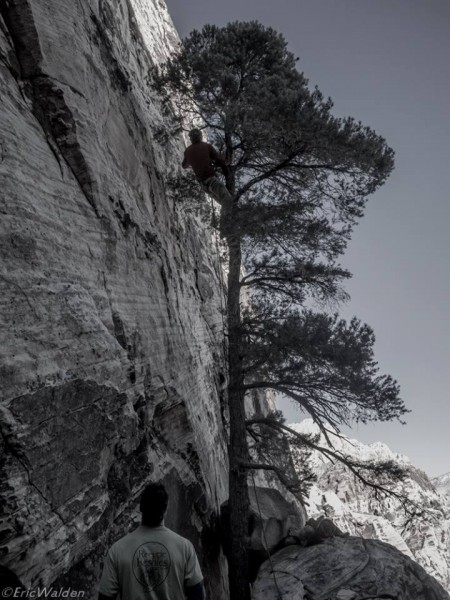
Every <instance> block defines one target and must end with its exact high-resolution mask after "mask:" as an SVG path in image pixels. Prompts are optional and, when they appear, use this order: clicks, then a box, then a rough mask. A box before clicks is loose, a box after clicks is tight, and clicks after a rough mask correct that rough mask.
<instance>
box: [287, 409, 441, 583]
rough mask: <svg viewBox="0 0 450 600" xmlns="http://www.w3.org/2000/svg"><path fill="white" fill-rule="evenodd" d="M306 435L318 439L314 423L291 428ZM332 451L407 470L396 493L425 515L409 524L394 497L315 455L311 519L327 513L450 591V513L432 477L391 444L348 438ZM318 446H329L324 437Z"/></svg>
mask: <svg viewBox="0 0 450 600" xmlns="http://www.w3.org/2000/svg"><path fill="white" fill-rule="evenodd" d="M291 427H292V428H293V429H295V430H296V431H298V432H299V433H303V434H318V433H319V430H318V428H317V426H316V425H314V423H313V422H312V420H310V419H306V420H305V421H303V422H301V423H299V424H294V425H291ZM331 441H332V443H333V446H334V448H333V450H334V451H337V452H338V453H342V454H344V455H346V456H350V457H353V458H355V459H356V458H357V459H358V460H360V461H377V462H384V461H394V462H395V463H397V464H399V465H401V466H402V467H403V468H405V469H406V470H407V473H408V475H407V478H406V479H405V480H404V481H403V482H402V483H400V482H397V483H396V484H395V488H394V489H395V491H397V492H400V493H402V494H406V495H407V496H408V497H409V498H410V499H411V500H412V501H413V502H415V504H416V505H417V506H418V507H421V508H423V509H425V510H424V512H423V514H422V515H420V516H419V517H415V518H413V519H412V521H411V522H409V523H407V517H406V516H405V514H404V512H403V511H402V510H401V508H400V503H399V501H398V500H397V499H395V498H393V497H392V496H387V497H385V498H376V497H374V494H373V492H371V491H370V489H369V488H367V487H366V486H364V485H363V484H362V483H361V482H360V481H358V480H356V479H355V477H354V475H353V474H352V473H351V472H350V471H349V469H348V468H347V467H345V466H344V465H343V464H342V463H339V462H335V463H332V462H331V460H330V459H329V458H327V457H325V456H324V455H323V454H320V453H319V452H316V451H315V452H313V454H312V457H311V462H312V466H313V470H314V472H315V473H316V474H317V482H316V483H315V484H314V485H313V486H312V488H311V491H310V494H309V498H308V499H307V501H308V503H309V507H308V509H307V510H308V515H309V516H311V517H315V516H317V515H320V514H325V515H327V516H328V517H330V518H331V519H332V520H333V521H334V522H335V523H336V525H337V526H338V527H339V528H340V529H342V530H343V531H347V532H349V533H350V534H351V535H359V536H361V537H363V538H375V539H379V540H381V541H383V542H387V543H389V544H391V545H393V546H395V547H396V548H398V549H399V550H400V551H401V552H403V553H404V554H405V555H406V556H409V557H410V558H413V559H414V560H416V561H417V562H418V563H419V564H420V565H422V566H423V567H424V568H425V570H426V571H427V572H428V573H429V574H430V575H433V576H434V577H435V578H436V579H437V580H438V581H439V582H440V583H441V584H442V585H443V586H444V588H445V589H447V590H449V589H450V549H449V541H450V510H449V507H448V505H446V503H445V501H444V500H443V498H444V497H443V496H442V495H440V494H438V493H437V491H436V489H435V487H438V486H437V484H436V481H434V486H433V483H432V482H431V481H430V479H429V478H428V477H427V475H426V474H425V473H424V472H423V471H421V470H420V469H417V468H416V467H414V466H413V465H412V464H411V462H410V460H409V459H408V458H407V457H406V456H404V455H402V454H398V453H395V452H392V450H390V449H389V448H388V446H386V444H383V443H380V442H377V443H374V444H370V445H367V444H363V443H361V442H359V441H358V440H354V439H350V438H347V437H345V436H344V437H335V436H331ZM319 444H320V445H322V446H325V447H329V446H328V444H327V442H326V440H325V439H324V436H323V435H321V438H320V441H319ZM449 479H450V478H448V477H447V476H444V477H443V478H442V479H440V482H439V484H440V489H446V485H448V481H449Z"/></svg>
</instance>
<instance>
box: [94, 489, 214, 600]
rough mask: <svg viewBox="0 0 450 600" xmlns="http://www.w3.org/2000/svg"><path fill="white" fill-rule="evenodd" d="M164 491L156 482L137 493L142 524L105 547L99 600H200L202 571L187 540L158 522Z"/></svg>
mask: <svg viewBox="0 0 450 600" xmlns="http://www.w3.org/2000/svg"><path fill="white" fill-rule="evenodd" d="M168 500H169V497H168V494H167V492H166V489H165V487H164V486H163V485H162V484H160V483H151V484H149V485H147V487H146V488H145V489H144V491H143V493H142V496H141V505H140V508H141V513H142V524H141V525H140V527H138V528H137V529H135V530H134V531H133V532H131V533H129V534H128V535H126V536H124V537H123V538H121V539H120V540H119V541H117V542H116V543H115V544H113V546H111V548H110V550H109V552H108V554H107V556H106V559H105V564H104V567H103V574H102V578H101V581H100V588H99V595H98V599H99V600H112V599H113V598H114V599H115V598H116V596H117V595H118V594H119V595H120V598H121V599H122V600H185V599H186V598H187V599H188V600H205V590H204V586H203V575H202V572H201V570H200V565H199V563H198V560H197V555H196V553H195V550H194V547H193V545H192V544H191V542H190V541H189V540H187V539H185V538H183V537H181V536H180V535H178V534H176V533H175V532H173V531H171V530H170V529H168V528H167V527H165V526H164V514H165V512H166V510H167V504H168Z"/></svg>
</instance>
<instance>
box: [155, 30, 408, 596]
mask: <svg viewBox="0 0 450 600" xmlns="http://www.w3.org/2000/svg"><path fill="white" fill-rule="evenodd" d="M296 65H297V61H296V59H295V57H294V56H293V55H292V53H290V52H289V51H288V50H287V45H286V42H285V40H284V39H283V37H282V36H281V35H280V34H278V33H277V32H275V31H274V30H273V29H271V28H268V27H264V26H262V25H261V24H259V23H257V22H249V23H240V22H235V23H230V24H228V25H227V26H226V27H223V28H219V27H216V26H211V25H207V26H205V27H204V28H203V29H202V31H193V32H192V33H191V34H190V35H189V36H188V37H187V38H186V39H185V40H184V41H183V43H182V46H181V48H180V51H179V53H177V55H176V56H174V57H173V58H172V59H171V60H170V61H169V62H168V63H167V64H166V65H165V66H164V68H163V70H162V72H161V73H160V74H159V76H158V77H157V78H156V81H157V85H158V87H159V89H160V91H162V92H164V93H166V94H167V96H168V100H170V103H169V102H168V103H167V106H170V107H175V111H174V112H175V117H176V118H178V119H179V121H178V122H179V124H180V126H182V125H183V124H186V123H188V124H190V125H191V124H193V123H196V124H198V123H202V124H203V126H204V127H205V128H207V131H208V136H209V139H210V141H211V142H212V143H213V144H214V145H215V146H216V147H217V148H218V149H219V150H220V151H221V152H223V153H224V154H225V155H226V157H227V158H229V159H230V160H231V161H232V166H231V168H230V170H229V173H228V175H227V176H226V184H227V188H228V190H229V191H230V193H231V195H232V197H233V202H232V203H230V205H224V206H222V208H221V213H222V214H221V220H220V230H221V235H222V237H223V239H224V240H225V242H226V245H227V249H228V282H227V283H228V289H227V294H228V297H227V334H228V403H229V414H230V440H229V467H230V480H229V494H230V500H229V504H230V526H231V532H232V543H231V556H230V559H229V570H230V592H231V598H232V600H244V599H245V600H248V598H249V588H248V573H247V560H248V558H247V556H248V554H247V533H248V532H247V528H248V515H249V499H248V492H247V474H248V470H249V469H251V468H270V464H264V465H257V464H255V463H252V461H251V459H250V456H249V449H248V444H247V436H248V432H249V431H250V433H251V432H252V431H253V432H255V431H256V432H257V428H258V427H265V428H269V429H270V428H271V429H273V430H274V431H277V432H283V431H284V432H285V433H288V434H289V435H292V434H291V433H289V432H288V431H286V428H285V426H284V425H283V424H282V423H281V422H280V420H279V419H276V418H268V419H267V418H266V419H259V421H258V419H253V420H252V419H251V418H250V419H249V418H248V416H247V415H246V413H245V406H244V397H245V394H246V393H247V392H248V391H249V390H252V389H261V390H267V389H272V390H275V391H276V392H277V393H281V394H284V395H287V396H289V397H290V398H291V399H293V400H294V401H295V402H298V403H299V404H300V406H301V407H302V408H303V409H304V410H305V411H306V412H307V413H309V414H310V415H311V416H312V418H313V419H314V420H315V421H316V422H317V423H318V424H319V426H320V427H321V429H322V431H324V432H325V433H327V432H328V427H329V426H330V425H331V426H333V427H337V428H338V427H339V426H340V425H342V424H343V423H348V422H350V421H352V420H360V421H363V422H366V421H369V420H377V419H378V420H380V419H381V420H391V419H395V418H400V417H401V416H402V415H403V414H404V413H405V412H406V409H405V406H404V404H403V402H402V401H401V400H400V399H399V389H398V385H397V383H396V382H395V381H394V380H393V379H392V378H391V377H389V376H381V375H379V374H378V368H377V365H376V362H375V360H374V357H373V343H374V335H373V332H372V331H371V329H370V328H369V327H368V326H367V325H364V324H361V323H360V322H359V321H358V320H357V319H353V320H352V321H351V322H350V323H349V324H347V323H345V322H344V321H343V320H340V319H339V318H338V317H337V316H330V315H327V314H326V313H315V312H313V311H312V310H306V309H305V305H310V304H311V302H313V301H320V302H322V303H337V302H339V301H341V300H344V299H345V298H346V294H345V292H344V291H343V288H342V283H343V281H344V280H345V279H346V278H348V277H349V276H350V274H349V273H348V271H346V270H345V269H343V268H342V267H341V266H340V265H339V263H338V262H337V261H338V259H339V256H340V255H342V253H343V252H344V250H345V248H346V244H347V242H348V240H349V239H350V235H351V232H352V229H353V227H354V225H355V224H356V223H357V221H358V219H360V218H361V217H362V216H363V210H364V206H365V203H366V200H367V197H368V196H369V195H370V194H372V193H373V192H375V191H376V190H377V189H378V188H379V187H380V186H381V185H382V184H383V183H384V182H385V180H386V178H387V177H388V175H389V174H390V172H391V170H392V168H393V155H394V153H393V151H392V150H391V149H390V148H389V147H388V146H387V145H386V142H385V140H384V139H383V138H382V137H380V136H379V135H377V134H376V133H375V132H374V131H373V130H372V129H370V128H368V127H364V126H363V125H362V124H361V123H360V122H356V121H355V120H354V119H352V118H344V119H341V118H337V117H335V116H333V114H332V107H333V104H332V102H331V100H330V99H325V98H324V97H323V95H322V94H321V93H320V91H319V90H318V89H317V88H315V89H313V90H311V89H310V87H309V86H308V81H307V79H306V78H305V77H304V75H303V74H302V73H300V72H299V71H298V70H297V68H296ZM243 266H244V267H245V275H244V276H242V267H243ZM244 289H245V290H247V293H246V296H247V298H248V301H247V303H246V304H245V305H244V304H243V303H242V302H241V296H242V291H243V290H244ZM283 427H284V430H283ZM255 428H256V429H255Z"/></svg>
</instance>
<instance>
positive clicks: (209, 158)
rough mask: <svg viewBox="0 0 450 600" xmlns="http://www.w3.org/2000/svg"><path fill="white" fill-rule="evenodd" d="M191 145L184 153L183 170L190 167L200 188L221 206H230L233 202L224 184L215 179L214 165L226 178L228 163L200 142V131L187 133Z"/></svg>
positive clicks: (207, 145)
mask: <svg viewBox="0 0 450 600" xmlns="http://www.w3.org/2000/svg"><path fill="white" fill-rule="evenodd" d="M189 138H190V140H191V142H192V143H191V145H190V146H188V147H187V148H186V150H185V151H184V159H183V163H182V165H181V166H182V167H183V169H187V168H188V167H192V170H193V171H194V173H195V175H196V177H197V179H198V181H199V183H200V185H201V186H202V188H203V189H204V190H205V192H207V193H208V194H210V195H211V196H212V197H213V198H214V199H215V200H217V202H219V204H220V205H221V206H225V205H230V204H231V202H232V201H233V199H232V197H231V194H230V192H229V191H228V190H227V188H226V186H225V185H224V183H223V182H222V181H221V180H220V179H219V177H217V175H216V169H215V165H218V166H219V167H220V168H221V169H222V171H223V174H224V175H225V176H226V175H227V173H228V170H229V164H230V161H229V160H227V159H225V158H223V157H222V156H220V154H219V153H218V152H217V151H216V150H215V149H214V148H213V146H211V144H207V143H206V142H203V141H202V132H201V131H200V129H192V130H191V131H190V132H189Z"/></svg>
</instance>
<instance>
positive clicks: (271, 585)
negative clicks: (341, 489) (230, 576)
mask: <svg viewBox="0 0 450 600" xmlns="http://www.w3.org/2000/svg"><path fill="white" fill-rule="evenodd" d="M280 597H281V598H285V599H286V600H288V599H289V600H368V599H369V598H371V599H374V600H376V599H380V600H381V599H382V598H385V599H391V600H412V599H414V600H448V598H449V595H448V594H447V593H446V592H445V590H444V589H443V588H442V587H441V585H440V584H439V583H438V582H437V581H436V580H435V579H433V577H430V576H429V575H427V574H426V572H425V570H424V569H423V568H422V567H421V566H419V565H418V564H417V563H416V562H414V561H413V560H412V559H410V558H408V557H407V556H405V555H404V554H402V553H401V552H400V551H399V550H397V549H396V548H393V547H392V546H390V545H389V544H385V543H383V542H380V541H378V540H364V539H362V538H354V537H351V538H342V537H333V538H329V539H327V540H325V541H324V542H322V543H320V544H318V545H316V546H311V547H309V548H302V547H300V546H291V547H287V548H284V549H283V550H280V551H279V552H277V553H276V554H275V555H274V556H272V558H271V561H266V562H265V563H264V564H263V566H262V567H261V569H260V572H259V574H258V578H257V580H256V582H255V585H254V587H253V593H252V599H253V600H272V599H273V600H278V599H279V598H280Z"/></svg>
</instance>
